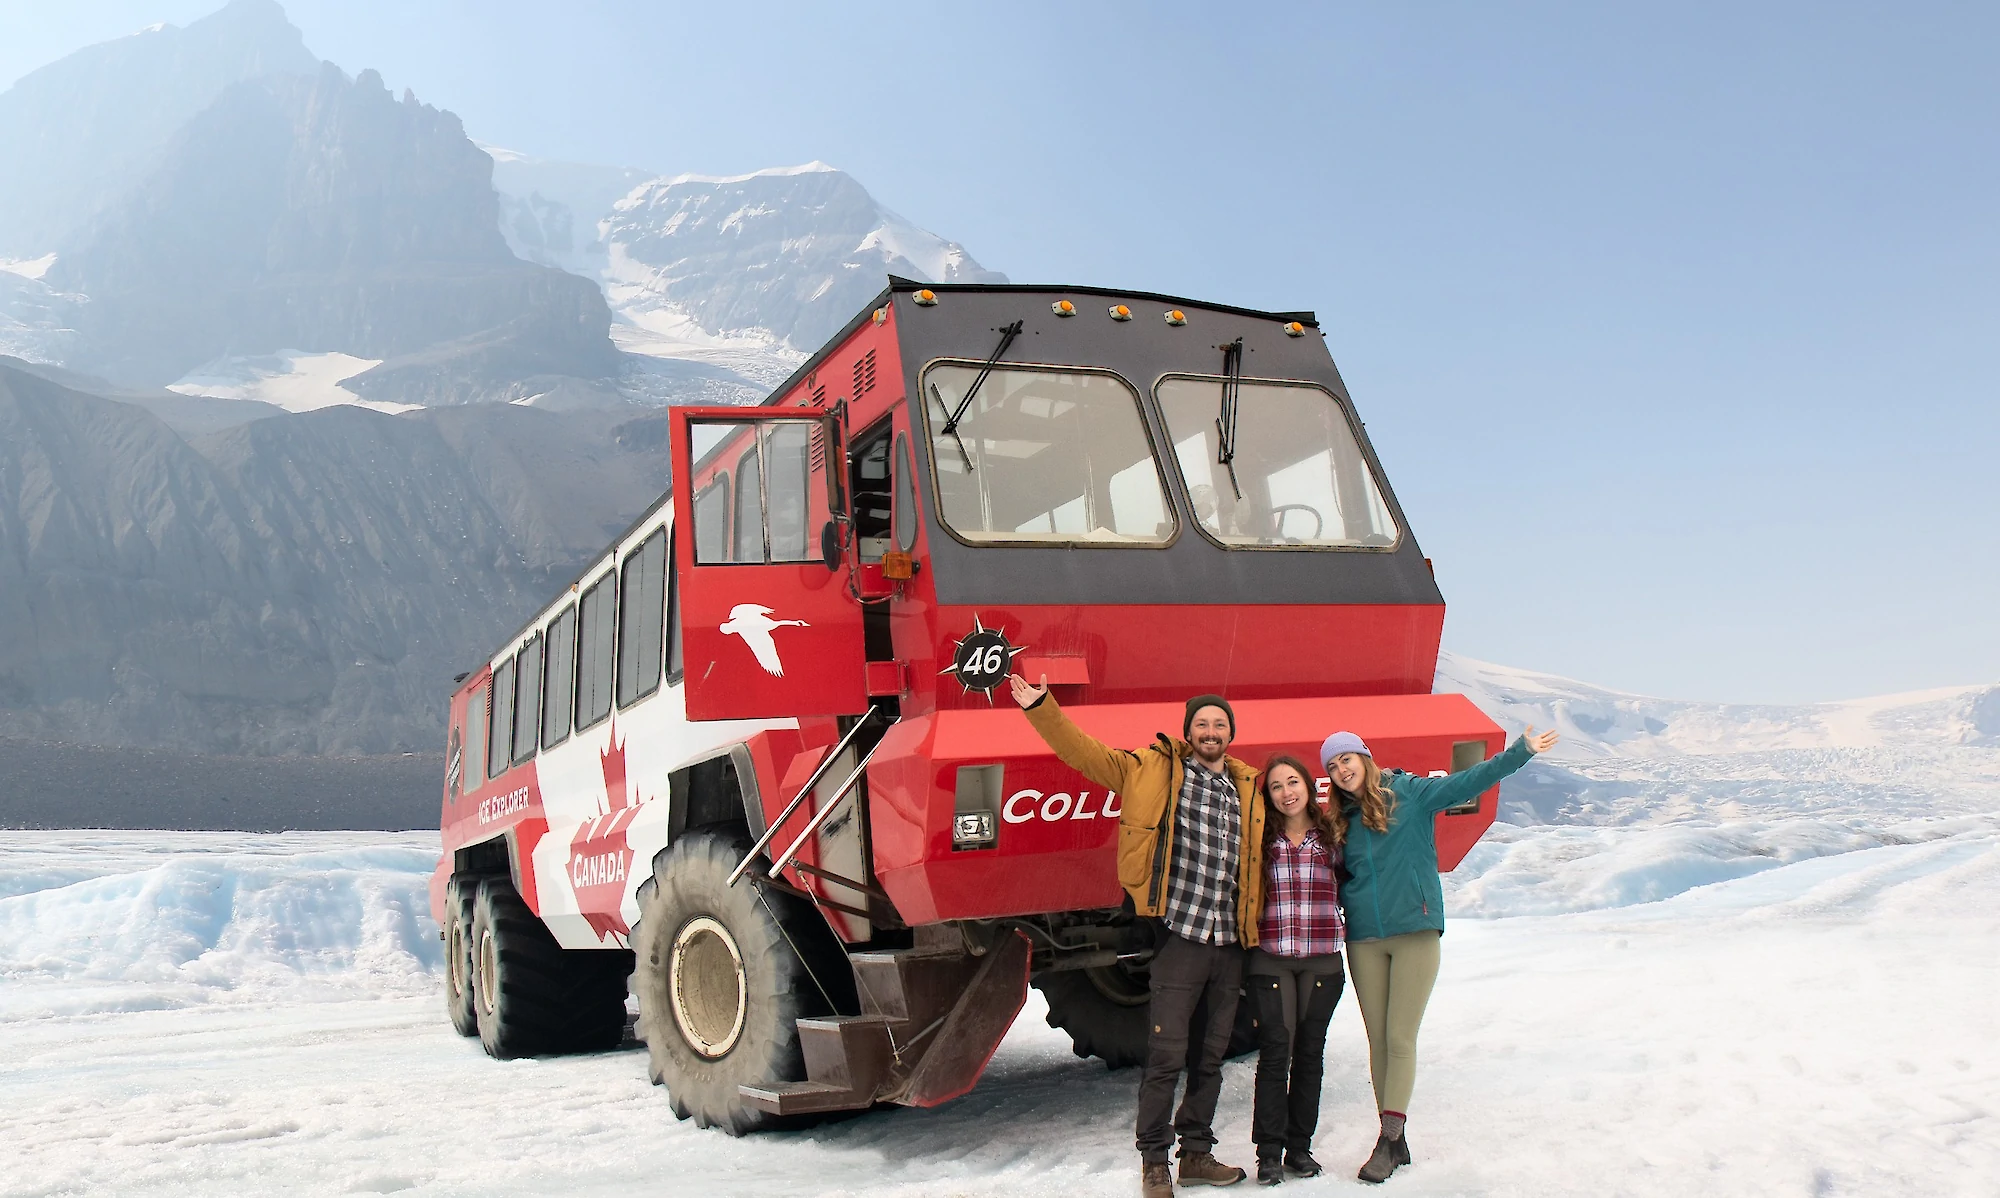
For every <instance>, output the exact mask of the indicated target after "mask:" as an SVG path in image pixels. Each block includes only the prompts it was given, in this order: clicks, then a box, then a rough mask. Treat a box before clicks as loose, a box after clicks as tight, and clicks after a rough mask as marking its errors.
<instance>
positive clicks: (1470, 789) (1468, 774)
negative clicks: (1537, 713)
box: [1418, 724, 1558, 811]
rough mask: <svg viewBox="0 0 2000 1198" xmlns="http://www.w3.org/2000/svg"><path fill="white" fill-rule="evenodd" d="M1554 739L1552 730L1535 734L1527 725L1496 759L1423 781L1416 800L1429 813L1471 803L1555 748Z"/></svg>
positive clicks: (1533, 728) (1555, 738) (1554, 734)
mask: <svg viewBox="0 0 2000 1198" xmlns="http://www.w3.org/2000/svg"><path fill="white" fill-rule="evenodd" d="M1557 739H1558V738H1557V736H1556V733H1555V731H1554V730H1553V729H1552V730H1550V731H1548V732H1543V733H1540V734H1537V733H1536V732H1535V727H1534V725H1533V724H1530V725H1528V730H1527V731H1526V732H1523V733H1522V734H1521V736H1520V738H1519V739H1518V740H1516V741H1515V742H1514V743H1513V744H1511V745H1509V746H1507V748H1506V749H1505V750H1504V751H1503V752H1502V753H1501V754H1500V755H1499V756H1498V757H1489V758H1487V759H1486V760H1485V761H1482V762H1480V763H1479V764H1478V765H1475V766H1473V767H1472V768H1471V769H1466V770H1460V771H1459V772H1458V773H1456V774H1452V775H1450V776H1448V777H1444V778H1426V779H1423V780H1422V781H1424V782H1425V783H1427V784H1428V785H1426V786H1424V787H1423V788H1422V789H1421V790H1420V792H1419V794H1418V801H1419V802H1421V803H1422V804H1423V806H1424V808H1425V809H1426V810H1429V811H1443V810H1444V809H1445V808H1447V807H1456V806H1457V805H1458V804H1460V803H1465V802H1470V801H1471V800H1472V798H1473V797H1474V796H1476V795H1481V794H1484V793H1486V791H1487V790H1488V789H1489V788H1490V787H1492V786H1494V785H1495V784H1497V783H1498V782H1499V781H1500V779H1502V778H1505V777H1506V776H1507V775H1509V774H1511V773H1513V772H1514V771H1515V770H1518V769H1520V768H1521V767H1522V766H1524V765H1526V764H1528V759H1529V758H1530V757H1533V756H1534V755H1535V754H1537V753H1546V752H1547V751H1549V750H1550V749H1552V748H1554V747H1555V744H1556V740H1557Z"/></svg>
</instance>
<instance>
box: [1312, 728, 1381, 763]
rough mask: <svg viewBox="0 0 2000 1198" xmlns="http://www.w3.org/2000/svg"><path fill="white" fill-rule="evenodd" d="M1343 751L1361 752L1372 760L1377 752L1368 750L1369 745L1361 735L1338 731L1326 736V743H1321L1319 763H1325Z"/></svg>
mask: <svg viewBox="0 0 2000 1198" xmlns="http://www.w3.org/2000/svg"><path fill="white" fill-rule="evenodd" d="M1342 753H1359V754H1361V755H1362V756H1363V757H1366V758H1368V759H1370V760H1371V761H1372V760H1373V759H1374V757H1375V754H1373V753H1370V752H1369V751H1368V745H1367V744H1366V742H1364V741H1363V740H1362V739H1361V738H1360V737H1358V736H1356V735H1354V734H1353V733H1352V732H1336V733H1334V734H1333V735H1332V736H1329V737H1327V738H1326V743H1324V744H1322V745H1320V747H1319V763H1320V764H1321V765H1325V764H1327V763H1328V762H1330V761H1332V760H1333V759H1334V758H1336V757H1338V756H1340V755H1341V754H1342Z"/></svg>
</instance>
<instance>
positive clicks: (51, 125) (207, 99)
mask: <svg viewBox="0 0 2000 1198" xmlns="http://www.w3.org/2000/svg"><path fill="white" fill-rule="evenodd" d="M318 69H319V59H318V58H317V57H315V56H314V55H313V54H312V52H311V51H309V50H307V49H306V46H305V39H304V37H303V36H302V35H301V34H300V33H299V30H298V29H297V28H296V27H295V26H293V25H292V23H291V22H290V21H288V20H287V19H286V18H285V11H284V9H283V8H282V7H280V6H279V5H278V4H276V3H275V2H274V0H233V2H232V3H230V4H228V5H226V6H225V7H223V8H222V9H220V10H219V11H217V12H214V13H211V14H210V15H208V16H206V17H203V18H202V19H200V20H198V21H195V22H192V23H191V24H189V25H188V26H187V27H186V28H176V27H174V26H172V25H162V26H156V27H154V28H152V29H148V30H146V31H144V32H141V33H135V34H132V35H131V36H129V37H122V38H118V39H116V40H113V41H109V42H103V43H100V44H98V45H94V46H87V47H85V48H83V49H81V50H78V51H77V52H75V53H74V54H71V55H68V56H67V57H64V58H62V59H59V60H57V61H55V62H52V63H50V64H49V65H47V66H45V67H42V68H40V69H39V70H36V71H33V72H30V73H29V74H27V75H24V76H23V77H22V78H21V79H19V80H18V81H16V82H15V84H14V85H13V86H12V87H10V88H8V89H7V90H6V91H5V92H0V163H5V164H6V167H5V169H4V170H0V258H35V257H39V256H40V255H42V254H45V253H48V252H49V251H51V250H54V249H55V248H56V247H57V246H58V245H59V244H60V243H61V242H62V241H63V239H64V238H65V236H67V235H68V234H69V233H70V232H71V231H72V230H74V229H75V228H76V227H77V225H78V224H79V223H80V222H82V221H84V220H86V219H88V218H89V217H90V216H92V215H93V214H94V213H96V212H97V211H98V210H99V209H101V208H102V207H103V206H104V204H105V203H106V202H107V201H109V200H110V199H112V198H113V197H115V196H116V195H117V194H118V193H119V192H121V191H122V190H123V189H124V186H125V185H126V184H127V183H128V182H129V181H130V180H131V179H132V177H134V176H135V175H137V174H139V173H141V172H142V171H143V170H144V169H145V168H147V167H148V166H149V165H151V163H152V162H153V161H154V160H155V159H156V158H157V157H158V155H159V154H160V153H161V152H162V151H163V150H164V149H165V148H166V146H167V144H168V142H169V141H170V140H171V139H172V137H173V135H174V133H175V132H176V131H177V130H178V129H179V128H180V127H181V126H182V125H183V124H185V123H186V122H187V120H188V119H189V118H190V117H192V116H193V115H194V114H195V113H197V112H199V111H201V110H202V109H203V108H206V107H207V106H208V105H209V104H210V103H211V102H212V101H213V100H214V99H215V98H216V97H217V96H218V95H220V94H221V93H222V91H223V90H224V89H225V88H227V87H229V86H230V85H231V84H233V83H237V82H239V81H241V80H245V79H254V78H257V77H259V76H264V75H273V74H281V75H285V74H289V75H302V74H311V73H312V72H314V71H316V70H318Z"/></svg>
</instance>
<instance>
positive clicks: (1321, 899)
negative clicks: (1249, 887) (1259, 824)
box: [1257, 828, 1347, 957]
mask: <svg viewBox="0 0 2000 1198" xmlns="http://www.w3.org/2000/svg"><path fill="white" fill-rule="evenodd" d="M1267 856H1268V862H1269V863H1268V865H1267V866H1266V874H1265V881H1266V885H1265V890H1264V918H1263V919H1262V920H1260V921H1259V922H1258V924H1257V942H1258V947H1260V948H1262V949H1263V950H1264V951H1265V952H1267V953H1270V954H1271V955H1272V956H1274V957H1317V956H1322V955H1324V954H1326V953H1337V952H1339V951H1340V949H1341V945H1342V944H1344V943H1345V942H1346V940H1347V925H1346V924H1345V923H1344V922H1343V921H1342V920H1341V918H1340V894H1339V890H1338V888H1337V886H1336V885H1335V883H1334V879H1333V867H1334V865H1335V864H1336V863H1337V862H1338V861H1339V859H1340V850H1339V849H1338V848H1328V847H1327V846H1326V845H1323V844H1321V843H1320V839H1319V829H1317V828H1313V829H1309V830H1308V831H1307V832H1306V835H1305V839H1303V840H1301V841H1299V843H1297V844H1293V843H1292V842H1291V841H1290V840H1289V839H1287V838H1286V837H1285V836H1284V834H1283V833H1280V834H1279V835H1278V836H1277V837H1276V838H1275V839H1274V840H1272V841H1271V847H1270V850H1269V852H1268V854H1267Z"/></svg>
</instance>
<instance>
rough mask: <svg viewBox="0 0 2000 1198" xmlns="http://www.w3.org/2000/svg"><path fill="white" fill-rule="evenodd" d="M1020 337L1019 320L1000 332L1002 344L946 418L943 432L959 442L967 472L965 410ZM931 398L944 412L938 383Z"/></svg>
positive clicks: (981, 368) (990, 356)
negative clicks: (961, 432)
mask: <svg viewBox="0 0 2000 1198" xmlns="http://www.w3.org/2000/svg"><path fill="white" fill-rule="evenodd" d="M1020 335H1021V322H1020V321H1018V320H1017V321H1015V322H1014V323H1013V324H1010V325H1008V326H1007V327H1006V328H1004V329H1001V330H1000V344H998V345H996V346H994V347H993V353H992V354H991V355H989V356H988V357H987V359H986V361H985V363H984V364H982V365H981V366H980V367H979V373H978V374H976V375H974V376H973V378H972V386H970V387H967V388H966V389H965V398H964V399H961V400H959V401H958V406H957V407H955V408H952V409H950V415H949V416H947V417H946V418H945V422H944V428H943V429H942V430H941V431H943V432H946V433H949V434H951V439H952V440H954V441H957V442H958V454H959V456H960V457H962V458H964V459H965V468H966V469H967V470H970V469H972V455H971V454H969V453H966V452H965V442H964V441H963V440H961V439H960V438H959V435H958V422H959V421H960V420H961V419H963V418H964V416H965V410H966V409H967V408H969V407H971V406H972V400H973V397H975V396H977V395H978V394H979V387H980V384H982V383H984V382H985V381H986V376H987V375H989V374H992V373H993V364H994V363H996V362H998V361H999V360H1000V357H1001V355H1002V354H1005V353H1006V352H1007V347H1008V346H1010V345H1012V344H1014V338H1016V337H1019V336H1020ZM931 397H932V398H933V399H936V400H937V401H938V410H939V411H944V410H945V406H944V396H942V395H939V394H938V389H937V384H936V383H932V384H931Z"/></svg>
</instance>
